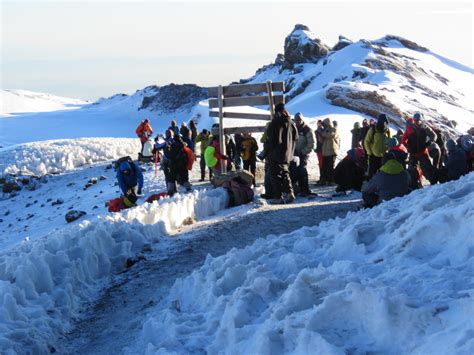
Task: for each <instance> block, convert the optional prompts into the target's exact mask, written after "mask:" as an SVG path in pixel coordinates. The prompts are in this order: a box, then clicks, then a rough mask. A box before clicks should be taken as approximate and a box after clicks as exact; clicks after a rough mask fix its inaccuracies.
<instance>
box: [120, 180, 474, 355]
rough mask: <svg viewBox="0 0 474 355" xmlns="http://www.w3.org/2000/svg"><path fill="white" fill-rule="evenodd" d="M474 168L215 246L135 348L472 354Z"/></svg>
mask: <svg viewBox="0 0 474 355" xmlns="http://www.w3.org/2000/svg"><path fill="white" fill-rule="evenodd" d="M473 200H474V174H472V173H471V174H470V175H468V176H466V177H464V178H462V179H461V180H459V181H456V182H451V183H447V184H444V185H437V186H434V187H431V188H428V189H423V190H419V191H416V192H413V193H412V194H410V195H409V196H408V197H405V198H396V199H394V200H391V201H389V202H387V203H384V204H382V205H380V206H378V207H376V208H374V209H371V210H363V211H360V212H356V213H349V214H348V215H347V217H345V218H342V219H341V218H336V219H333V220H329V221H327V222H323V223H321V224H320V225H318V226H314V227H311V228H302V229H300V230H297V231H295V232H293V233H290V234H286V235H279V236H269V237H267V238H264V239H259V240H257V241H256V242H255V243H254V244H253V245H251V246H249V247H247V248H245V249H243V250H233V251H231V252H229V253H228V254H227V255H225V256H222V257H218V258H215V259H214V258H212V257H208V259H207V260H206V263H205V265H204V266H203V267H202V268H201V269H199V270H196V271H195V272H193V274H192V275H190V276H189V277H186V278H184V279H180V280H177V281H176V283H175V285H174V287H173V288H172V289H171V291H170V293H169V296H168V297H167V298H166V299H165V300H164V301H162V302H161V304H160V305H159V306H158V307H157V308H156V310H155V312H154V313H153V314H152V315H151V316H150V317H149V319H148V321H147V322H146V323H145V324H144V326H143V330H142V335H141V340H140V342H139V343H138V344H137V345H135V346H134V347H131V348H130V349H129V350H130V353H131V354H132V353H143V352H145V353H147V354H164V353H180V354H181V353H200V352H203V353H211V354H216V353H229V354H230V353H239V354H280V353H292V354H294V353H296V354H310V353H312V354H314V353H317V354H347V353H355V354H365V353H384V354H406V353H415V354H472V353H473V352H474V337H473V331H474V324H473V319H474V307H473V304H474V303H473V286H474V279H473V265H474V264H473V250H474V238H473V231H472V226H473V225H474V205H473V203H472V201H473Z"/></svg>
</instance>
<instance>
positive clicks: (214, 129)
mask: <svg viewBox="0 0 474 355" xmlns="http://www.w3.org/2000/svg"><path fill="white" fill-rule="evenodd" d="M211 133H212V135H213V136H217V135H219V125H218V124H216V123H215V124H213V125H212V128H211Z"/></svg>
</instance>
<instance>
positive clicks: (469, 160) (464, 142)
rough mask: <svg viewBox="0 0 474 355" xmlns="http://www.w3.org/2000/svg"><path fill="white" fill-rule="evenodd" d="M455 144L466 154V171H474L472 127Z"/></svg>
mask: <svg viewBox="0 0 474 355" xmlns="http://www.w3.org/2000/svg"><path fill="white" fill-rule="evenodd" d="M457 144H458V146H459V147H460V148H462V150H464V152H465V153H466V166H467V168H466V170H467V172H471V171H474V127H473V128H471V129H470V130H469V131H468V132H467V134H464V135H462V136H461V137H459V138H458V140H457Z"/></svg>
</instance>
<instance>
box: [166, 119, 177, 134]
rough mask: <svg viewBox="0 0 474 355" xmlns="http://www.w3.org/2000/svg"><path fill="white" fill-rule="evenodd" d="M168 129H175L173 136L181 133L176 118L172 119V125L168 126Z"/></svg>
mask: <svg viewBox="0 0 474 355" xmlns="http://www.w3.org/2000/svg"><path fill="white" fill-rule="evenodd" d="M168 129H170V130H172V131H173V136H177V135H179V127H178V124H177V123H176V120H172V121H171V123H170V126H169V127H168Z"/></svg>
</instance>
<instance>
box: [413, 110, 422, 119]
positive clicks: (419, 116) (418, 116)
mask: <svg viewBox="0 0 474 355" xmlns="http://www.w3.org/2000/svg"><path fill="white" fill-rule="evenodd" d="M422 118H423V114H422V113H421V112H416V113H415V114H414V115H413V119H414V120H415V121H421V119H422Z"/></svg>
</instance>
